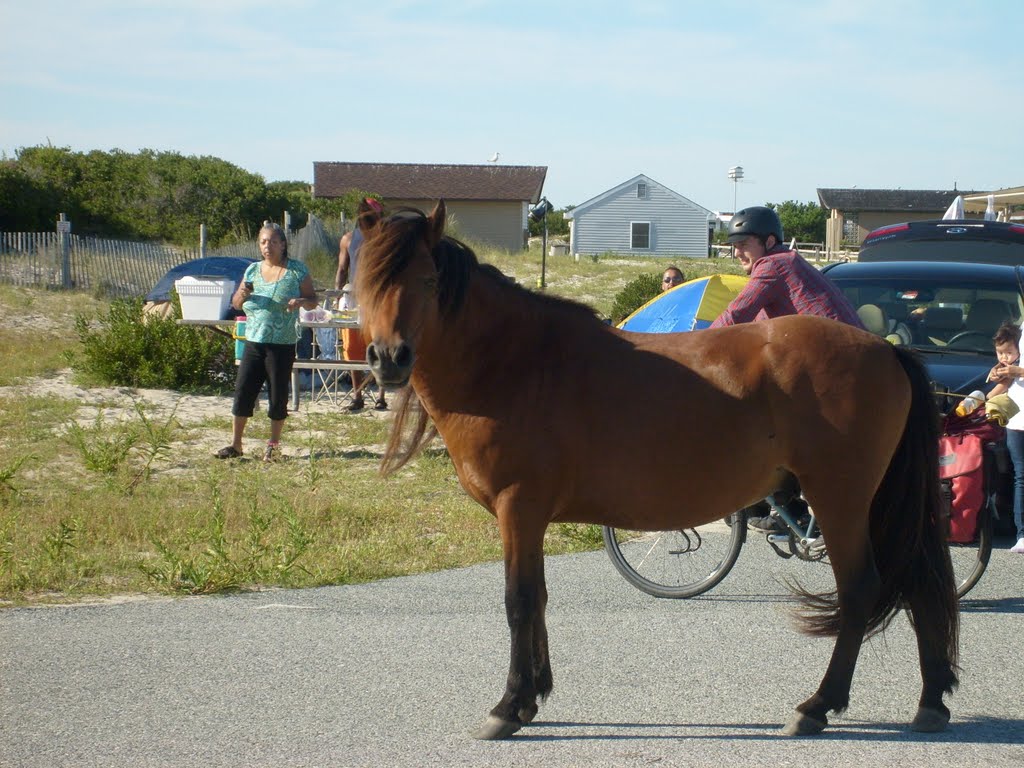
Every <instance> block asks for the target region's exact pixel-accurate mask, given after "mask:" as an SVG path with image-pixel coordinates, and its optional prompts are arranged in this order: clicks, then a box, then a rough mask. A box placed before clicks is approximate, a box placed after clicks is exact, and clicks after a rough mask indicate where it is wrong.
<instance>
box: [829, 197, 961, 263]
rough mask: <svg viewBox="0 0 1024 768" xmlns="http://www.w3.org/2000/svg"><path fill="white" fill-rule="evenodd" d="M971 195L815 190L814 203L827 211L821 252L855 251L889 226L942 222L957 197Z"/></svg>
mask: <svg viewBox="0 0 1024 768" xmlns="http://www.w3.org/2000/svg"><path fill="white" fill-rule="evenodd" d="M975 194H977V193H975V192H962V191H958V190H956V189H953V190H928V189H856V188H854V189H819V190H818V202H820V203H821V205H822V207H824V208H827V209H828V211H829V219H828V224H827V227H826V230H825V251H826V253H829V254H832V253H835V252H836V251H841V250H846V249H856V248H858V247H859V246H860V244H861V242H863V240H864V237H865V236H866V235H867V234H868V232H871V231H872V230H874V229H878V228H879V227H884V226H887V225H889V224H900V223H902V222H904V221H918V220H920V219H939V218H942V214H943V213H945V212H946V209H947V208H949V205H950V203H952V202H953V200H954V199H955V198H956V197H957V195H963V196H965V197H966V196H967V195H975ZM967 215H968V216H979V215H978V214H973V213H968V214H967Z"/></svg>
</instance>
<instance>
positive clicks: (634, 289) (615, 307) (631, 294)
mask: <svg viewBox="0 0 1024 768" xmlns="http://www.w3.org/2000/svg"><path fill="white" fill-rule="evenodd" d="M659 291H661V273H660V272H657V273H652V272H645V273H643V274H641V275H638V276H637V277H636V278H634V279H633V280H631V281H630V282H628V283H626V285H625V286H624V287H623V288H622V290H621V291H619V292H618V293H617V294H616V295H615V303H614V304H612V324H613V325H618V324H619V323H620V322H621V321H622V320H623V319H625V318H626V317H628V316H629V315H631V314H632V313H633V312H636V310H638V309H640V307H642V306H643V305H644V304H646V303H647V302H648V301H650V300H651V299H653V298H654V297H655V296H657V295H658V292H659Z"/></svg>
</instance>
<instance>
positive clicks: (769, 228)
mask: <svg viewBox="0 0 1024 768" xmlns="http://www.w3.org/2000/svg"><path fill="white" fill-rule="evenodd" d="M751 235H753V236H754V237H757V238H759V239H760V240H761V242H764V241H765V240H766V239H767V238H768V235H775V242H776V244H778V243H781V242H782V222H781V221H780V220H779V215H778V214H777V213H776V212H775V211H773V210H772V209H771V208H766V207H765V206H763V205H755V206H753V207H751V208H744V209H743V210H742V211H737V212H736V213H735V214H734V215H733V217H732V220H731V221H730V222H729V237H728V238H727V242H730V243H735V242H736V241H737V240H742V239H743V238H745V237H750V236H751Z"/></svg>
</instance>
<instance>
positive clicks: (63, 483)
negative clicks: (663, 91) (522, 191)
mask: <svg viewBox="0 0 1024 768" xmlns="http://www.w3.org/2000/svg"><path fill="white" fill-rule="evenodd" d="M481 258H482V260H484V261H489V262H491V263H494V264H496V265H497V266H499V268H501V269H502V270H503V271H505V272H506V273H507V274H510V275H512V276H513V277H515V278H516V279H517V280H518V281H520V282H521V283H523V284H524V285H527V286H530V287H533V286H535V285H536V281H537V279H538V278H539V277H540V270H541V255H540V252H539V251H538V250H533V251H530V252H527V253H516V254H504V253H485V254H482V256H481ZM669 261H672V262H674V263H677V264H678V265H679V266H680V267H682V269H683V270H684V271H685V272H686V274H687V276H688V277H693V276H697V275H698V274H707V273H709V272H714V271H737V270H736V268H735V265H733V264H728V265H725V266H727V267H728V269H725V268H723V267H722V265H720V264H717V263H713V262H708V261H704V260H700V261H694V262H689V261H686V260H683V259H672V260H669V259H657V260H655V259H643V260H641V259H634V260H629V259H619V258H610V257H601V258H598V259H596V260H595V259H589V258H585V259H581V261H579V262H576V261H575V260H574V259H573V258H572V257H571V256H562V257H558V258H548V259H547V263H546V281H547V290H548V292H550V293H553V294H556V295H562V296H567V297H570V298H575V299H577V300H581V301H584V302H586V303H588V304H591V305H592V306H594V307H595V308H596V309H597V310H598V312H600V313H601V314H607V313H608V311H609V310H610V308H611V306H612V304H613V302H614V298H615V294H616V293H617V292H618V291H619V290H620V289H621V288H622V286H623V285H625V284H626V283H627V282H629V281H630V280H632V279H633V278H634V277H636V275H638V274H640V273H641V272H645V271H646V272H657V273H660V271H661V270H662V269H663V268H664V266H665V265H667V264H668V263H669ZM106 307H107V304H106V303H105V302H103V301H101V300H97V299H94V298H93V297H91V296H88V295H85V294H75V293H70V294H68V293H59V292H50V291H34V290H28V289H22V288H11V287H9V286H0V316H3V317H4V318H5V322H4V323H3V326H4V330H3V331H2V332H0V353H2V354H3V359H4V361H5V364H4V366H3V368H2V370H0V604H24V603H28V602H35V601H39V600H46V601H55V600H76V599H81V598H83V597H86V596H108V595H113V594H119V593H171V594H200V593H209V592H217V591H224V590H232V589H245V588H253V587H267V586H284V587H307V586H318V585H326V584H350V583H359V582H364V581H370V580H375V579H381V578H386V577H390V576H398V575H405V574H412V573H421V572H426V571H434V570H438V569H445V568H454V567H460V566H465V565H469V564H472V563H479V562H487V561H493V560H496V559H500V557H501V543H500V540H499V537H498V531H497V526H496V525H495V523H494V520H493V518H492V517H491V516H490V515H489V514H487V513H486V512H485V511H484V510H482V509H481V508H480V507H479V506H477V505H476V504H475V502H473V501H472V500H471V499H470V498H469V497H468V496H467V495H466V493H465V492H464V491H463V490H462V488H461V487H460V486H459V484H458V481H457V479H456V477H455V473H454V469H453V467H452V465H451V461H450V460H449V458H448V456H447V454H446V453H445V452H444V450H443V449H442V448H441V447H440V443H434V444H433V445H432V446H431V447H430V448H428V450H427V451H425V452H424V453H423V454H421V455H420V456H419V457H418V458H417V459H416V460H414V461H413V462H411V463H410V464H409V465H407V466H406V467H404V468H403V469H402V470H401V471H400V472H398V473H397V474H396V475H394V476H393V477H390V478H387V479H382V478H381V477H380V475H379V472H378V467H379V463H380V458H381V454H382V451H383V445H384V443H385V441H386V439H387V432H388V427H389V424H390V421H389V420H388V419H381V418H376V417H374V416H373V415H372V414H369V413H367V414H361V415H351V414H347V413H344V412H343V411H341V410H340V409H338V410H337V411H330V412H327V413H313V412H310V411H309V410H307V409H306V408H303V409H301V410H300V411H299V412H298V413H297V414H294V415H293V416H292V417H290V418H289V420H288V424H287V426H286V429H285V435H284V440H285V443H286V445H287V446H288V447H289V448H290V449H291V450H292V451H293V452H297V453H298V454H299V456H298V457H293V458H290V459H288V460H285V461H281V462H279V463H276V464H273V465H269V466H268V465H264V464H263V463H262V462H261V461H258V460H256V458H258V457H252V456H247V457H246V458H245V459H242V460H238V461H229V462H222V461H217V460H215V459H213V458H212V456H211V454H212V450H213V449H215V448H217V447H220V445H224V444H226V442H227V440H228V439H229V435H230V398H229V397H223V398H222V402H223V416H218V417H216V418H206V419H205V420H196V419H192V420H189V419H186V418H185V417H184V416H183V415H182V413H183V410H181V409H179V410H177V411H170V412H166V411H165V412H156V411H154V410H153V409H152V408H151V407H150V406H149V405H147V404H146V403H145V402H144V400H142V399H141V398H134V395H133V393H132V391H131V390H118V391H115V392H111V393H106V392H105V391H104V392H103V393H99V392H97V391H90V394H92V395H93V400H94V401H90V402H88V403H83V402H80V401H79V400H77V399H71V398H68V399H64V398H61V397H56V396H53V395H50V394H47V393H46V392H44V391H40V383H45V382H46V381H47V380H48V379H49V378H52V377H53V376H54V375H56V372H57V371H59V370H61V368H62V365H63V362H62V361H63V360H64V352H65V351H69V350H74V349H75V348H76V346H77V344H78V341H77V337H76V336H75V334H74V333H73V322H74V316H75V315H76V314H79V313H84V314H91V315H94V316H98V315H99V314H101V313H102V312H103V311H105V309H106ZM30 318H36V321H35V322H34V324H31V323H30V324H24V323H21V322H20V321H19V320H20V319H30ZM38 318H46V322H45V329H46V330H45V331H42V332H41V331H40V330H39V328H38V326H39V324H40V323H39V320H38ZM133 398H134V399H133ZM268 432H269V422H268V421H267V420H266V417H265V416H264V415H258V416H257V417H255V418H254V419H253V420H252V422H251V423H250V426H249V429H248V430H247V441H248V445H250V446H255V445H257V444H258V443H257V441H259V440H261V439H264V438H266V437H267V436H268ZM598 547H600V533H599V530H598V529H597V528H595V527H593V526H583V525H554V526H552V527H551V529H550V530H549V533H548V540H547V551H548V552H549V553H563V552H574V551H582V550H587V549H595V548H598Z"/></svg>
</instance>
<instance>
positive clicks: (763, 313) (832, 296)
mask: <svg viewBox="0 0 1024 768" xmlns="http://www.w3.org/2000/svg"><path fill="white" fill-rule="evenodd" d="M728 242H729V244H730V245H732V246H733V248H734V249H735V251H736V257H737V258H738V259H739V262H740V266H742V267H743V271H744V272H746V273H747V274H748V275H750V281H749V282H748V283H747V284H746V286H745V287H744V288H743V290H742V291H740V293H739V295H738V296H737V297H736V298H735V299H733V300H732V302H730V304H729V306H727V307H726V308H725V311H724V312H722V314H721V315H719V316H718V319H716V320H715V322H713V323H712V324H711V327H712V328H720V327H722V326H724V325H736V324H737V323H747V322H750V321H752V320H766V319H768V318H771V317H782V316H783V315H819V316H821V317H828V318H831V319H833V320H839V321H840V322H844V323H849V324H850V325H855V326H857V327H858V328H863V327H864V324H863V323H862V322H861V321H860V318H859V317H858V316H857V310H856V309H854V307H853V305H852V304H851V303H850V302H849V301H847V299H846V297H845V296H843V294H842V293H841V292H840V291H839V289H838V288H837V287H836V285H835V283H833V282H832V281H831V280H829V279H828V278H827V277H825V275H823V274H821V272H820V271H818V269H817V268H816V267H815V266H814V265H812V264H810V263H809V262H808V261H807V260H806V259H804V257H803V256H801V255H800V254H799V253H797V252H796V251H793V250H790V249H789V248H787V247H786V246H785V244H784V243H783V241H782V222H781V221H780V220H779V216H778V214H777V213H775V211H773V210H772V209H771V208H766V207H764V206H760V205H757V206H753V207H751V208H744V209H743V210H742V211H739V212H737V213H735V214H734V215H733V217H732V220H731V221H730V222H729V238H728Z"/></svg>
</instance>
